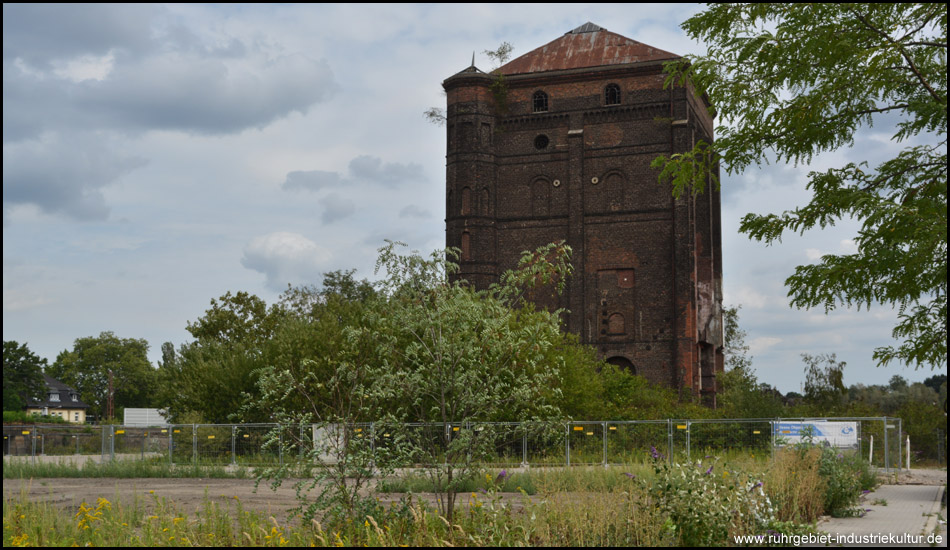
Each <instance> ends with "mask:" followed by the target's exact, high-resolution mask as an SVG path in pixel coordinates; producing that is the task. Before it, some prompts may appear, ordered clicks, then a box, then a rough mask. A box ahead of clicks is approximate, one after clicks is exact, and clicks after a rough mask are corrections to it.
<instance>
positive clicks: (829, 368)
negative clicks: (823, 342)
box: [802, 353, 848, 416]
mask: <svg viewBox="0 0 950 550" xmlns="http://www.w3.org/2000/svg"><path fill="white" fill-rule="evenodd" d="M802 361H803V362H804V363H805V402H806V404H807V405H808V406H809V407H810V408H811V414H815V415H818V416H829V415H833V414H837V413H839V412H841V409H842V407H843V405H844V401H845V396H846V394H847V392H848V390H847V388H845V385H844V367H845V365H846V363H845V362H844V361H838V357H837V356H836V355H835V354H834V353H831V354H820V355H809V354H807V353H803V354H802Z"/></svg>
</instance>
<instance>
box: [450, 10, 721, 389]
mask: <svg viewBox="0 0 950 550" xmlns="http://www.w3.org/2000/svg"><path fill="white" fill-rule="evenodd" d="M591 33H593V34H591ZM581 35H584V36H581ZM581 39H583V42H580V40H581ZM564 41H574V42H571V43H568V44H563V43H562V42H564ZM579 43H580V44H593V45H594V46H592V47H604V48H606V47H608V46H610V47H612V48H614V49H611V50H609V51H607V50H605V51H602V52H601V51H586V50H585V51H581V54H583V57H582V59H581V60H578V59H577V58H572V57H571V56H572V55H573V56H577V55H580V54H578V53H577V52H578V51H580V50H578V47H577V46H576V44H579ZM618 44H619V46H618ZM605 45H606V46H605ZM569 46H570V47H569ZM545 52H554V53H552V54H550V55H554V56H555V57H554V58H552V59H550V60H548V59H546V58H545V55H548V54H546V53H545ZM564 52H568V53H567V54H565V53H564ZM611 52H620V53H619V54H617V55H616V56H615V57H611V55H613V54H611ZM673 57H675V56H674V55H673V54H668V53H667V52H663V51H662V50H656V49H655V48H651V47H649V46H646V45H644V44H640V43H638V42H635V41H632V40H630V39H627V38H624V37H621V36H619V35H616V34H613V33H609V32H608V31H605V30H604V29H600V28H598V27H596V26H593V25H590V24H588V25H585V26H583V27H580V28H579V29H575V31H572V32H571V33H567V34H566V35H565V36H564V37H562V38H560V39H558V40H555V41H554V42H551V43H550V44H548V45H546V46H543V47H541V48H538V49H537V50H535V51H533V52H530V53H529V54H526V55H525V56H522V58H519V59H516V60H514V61H512V62H511V63H509V64H507V65H505V66H503V67H501V68H500V69H499V71H498V72H499V73H501V74H503V75H504V84H505V88H506V91H505V92H504V93H503V94H502V96H503V97H504V100H505V101H504V102H503V104H502V103H501V102H498V103H496V97H498V96H497V95H496V94H495V93H493V90H492V86H493V84H495V82H496V79H497V78H498V77H497V76H496V75H489V74H485V73H483V72H481V71H479V70H478V69H476V68H475V67H469V68H468V69H466V70H464V71H462V72H460V73H458V74H456V75H454V76H452V77H450V78H448V79H447V80H446V81H445V82H444V83H443V87H444V88H445V90H446V95H447V98H448V104H447V111H446V112H447V124H446V126H447V163H446V245H447V246H451V247H459V248H461V249H462V262H461V273H460V277H462V278H464V279H466V280H468V281H469V282H471V283H472V284H474V285H476V286H478V287H485V286H487V285H489V284H491V283H492V282H495V281H497V280H498V276H499V274H500V273H502V272H504V271H505V270H507V269H510V268H512V267H514V266H515V265H516V263H517V261H518V259H519V258H520V256H521V253H522V251H525V250H532V249H535V248H537V247H539V246H541V245H544V244H547V243H550V242H556V241H561V240H564V241H566V242H567V243H568V244H569V245H570V246H571V248H572V249H573V251H574V256H573V264H574V269H575V274H574V277H573V278H572V279H571V280H570V282H569V284H568V290H567V292H566V293H565V294H564V295H563V296H561V297H551V296H549V295H546V296H544V297H539V298H538V299H537V300H538V301H539V302H540V303H541V305H543V306H545V307H552V308H554V307H560V308H565V309H566V310H568V311H569V313H568V314H567V316H566V318H565V325H566V327H565V328H566V329H567V330H570V331H572V332H575V333H577V334H579V335H580V337H581V339H582V340H583V341H584V342H585V343H588V344H591V345H593V346H595V347H596V348H597V349H598V350H599V351H600V353H601V354H602V355H603V357H604V358H606V359H607V360H608V361H610V362H612V363H614V364H617V365H621V366H623V367H625V368H628V369H630V370H632V371H633V372H635V373H636V374H638V375H642V376H644V377H646V378H648V379H650V380H652V381H655V382H659V383H663V384H667V385H670V386H672V387H674V388H679V389H681V390H682V391H684V392H692V393H693V394H695V395H697V396H702V397H703V398H704V400H705V401H706V402H707V403H710V404H713V405H714V404H715V391H716V382H715V378H716V376H715V375H716V373H717V372H721V371H722V367H723V359H722V314H721V301H722V255H721V231H720V204H719V193H718V192H714V191H709V192H707V193H706V194H703V195H699V196H696V197H682V198H680V199H675V200H674V199H673V198H672V197H671V195H670V190H669V188H668V187H666V186H662V185H659V184H658V183H657V174H656V172H655V171H654V170H653V169H651V168H650V162H651V161H652V160H653V159H654V158H655V157H656V156H657V155H659V154H671V153H677V152H683V151H686V150H688V149H690V148H692V146H693V144H694V143H696V141H698V140H705V141H707V142H708V141H711V136H712V127H713V125H712V116H711V114H710V107H709V106H708V105H707V104H706V103H705V101H704V100H703V98H701V97H698V96H697V95H696V94H695V93H694V92H693V90H692V89H690V88H688V87H686V88H684V87H677V88H672V89H664V88H663V81H664V75H663V73H662V65H663V60H664V59H670V58H673ZM588 59H591V60H594V61H592V62H593V63H596V64H595V65H591V66H581V65H582V63H584V62H585V61H584V60H588ZM631 59H632V60H636V61H633V62H630V60H631ZM524 67H530V68H531V69H530V70H527V69H524ZM608 85H616V86H619V88H620V92H621V93H620V101H619V103H616V104H607V102H608V101H615V99H613V100H611V99H609V97H610V95H609V94H606V95H605V90H607V87H608ZM539 93H543V94H545V95H546V109H544V108H543V107H542V108H541V109H539V105H542V106H544V103H543V102H539V101H538V100H537V95H538V94H539Z"/></svg>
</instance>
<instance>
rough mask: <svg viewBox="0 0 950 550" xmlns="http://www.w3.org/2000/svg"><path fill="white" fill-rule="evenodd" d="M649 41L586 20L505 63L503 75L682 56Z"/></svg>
mask: <svg viewBox="0 0 950 550" xmlns="http://www.w3.org/2000/svg"><path fill="white" fill-rule="evenodd" d="M679 57H680V56H679V55H676V54H675V53H670V52H667V51H664V50H661V49H659V48H654V47H653V46H650V45H648V44H644V43H642V42H637V41H636V40H631V39H629V38H627V37H625V36H621V35H619V34H617V33H613V32H610V31H608V30H607V29H604V28H603V27H599V26H597V25H595V24H593V23H590V22H588V23H585V24H583V25H581V26H580V27H577V28H576V29H574V30H572V31H570V32H568V33H565V34H564V35H563V36H561V37H560V38H558V39H556V40H553V41H551V42H548V43H547V44H545V45H543V46H541V47H540V48H536V49H534V50H532V51H530V52H528V53H526V54H524V55H522V56H521V57H518V58H517V59H514V60H512V61H509V62H508V63H506V64H504V65H502V66H501V67H500V68H499V69H498V72H500V73H501V74H504V75H506V76H507V75H516V74H527V73H542V72H548V71H561V70H567V69H581V68H587V67H601V66H607V65H624V64H628V63H642V62H645V61H661V60H667V59H676V58H679Z"/></svg>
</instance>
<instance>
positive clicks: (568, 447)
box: [564, 422, 571, 466]
mask: <svg viewBox="0 0 950 550" xmlns="http://www.w3.org/2000/svg"><path fill="white" fill-rule="evenodd" d="M564 433H565V434H567V435H566V436H565V437H564V448H565V453H566V454H565V456H566V457H567V465H568V466H570V465H571V423H570V422H568V423H567V424H565V429H564Z"/></svg>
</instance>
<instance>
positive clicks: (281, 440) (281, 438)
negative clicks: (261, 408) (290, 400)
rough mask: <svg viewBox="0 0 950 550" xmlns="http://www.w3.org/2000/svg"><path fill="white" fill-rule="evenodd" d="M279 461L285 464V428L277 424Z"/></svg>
mask: <svg viewBox="0 0 950 550" xmlns="http://www.w3.org/2000/svg"><path fill="white" fill-rule="evenodd" d="M277 463H278V464H280V465H281V466H283V465H284V428H283V427H282V426H281V425H280V424H278V425H277Z"/></svg>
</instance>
